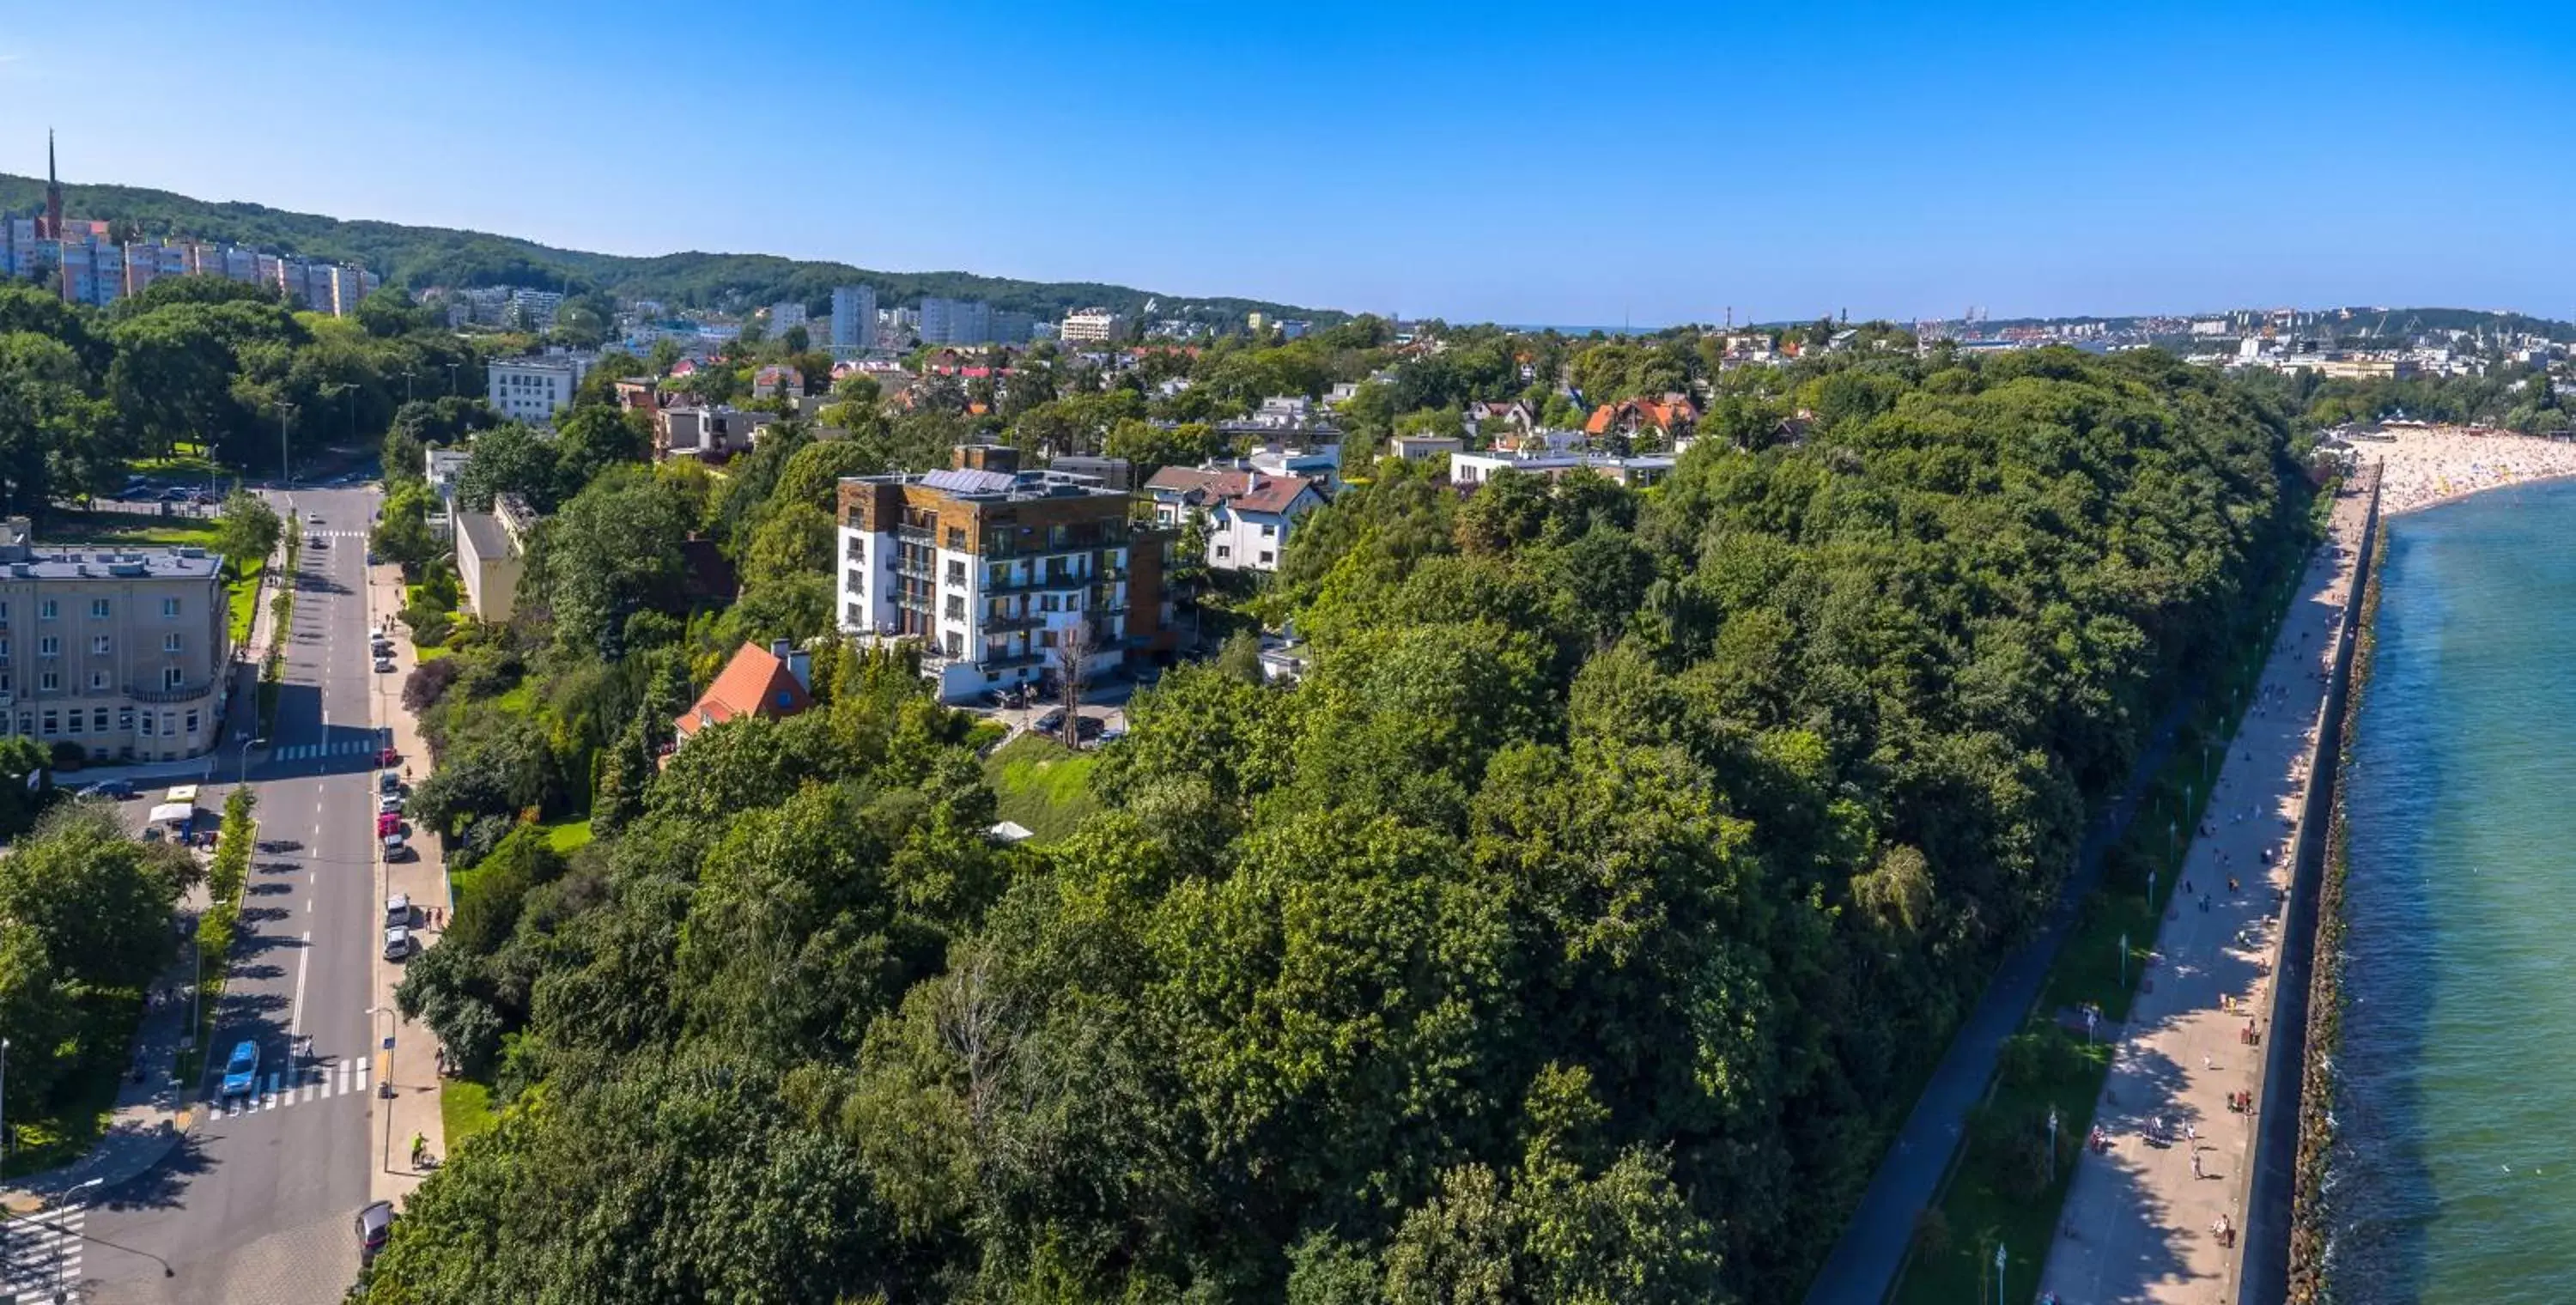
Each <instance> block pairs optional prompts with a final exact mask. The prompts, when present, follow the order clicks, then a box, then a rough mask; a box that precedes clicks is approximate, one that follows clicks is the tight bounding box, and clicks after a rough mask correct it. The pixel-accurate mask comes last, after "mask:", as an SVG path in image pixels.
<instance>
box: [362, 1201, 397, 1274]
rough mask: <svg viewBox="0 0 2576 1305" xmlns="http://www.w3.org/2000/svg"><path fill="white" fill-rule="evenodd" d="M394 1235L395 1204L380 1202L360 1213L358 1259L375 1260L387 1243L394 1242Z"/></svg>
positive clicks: (363, 1260)
mask: <svg viewBox="0 0 2576 1305" xmlns="http://www.w3.org/2000/svg"><path fill="white" fill-rule="evenodd" d="M393 1235H394V1203H393V1202H391V1201H378V1202H376V1203H375V1204H373V1205H370V1206H368V1207H367V1208H365V1209H363V1210H360V1211H358V1259H359V1260H360V1261H361V1262H365V1261H369V1260H373V1259H375V1258H376V1254H377V1252H379V1251H382V1250H383V1249H384V1248H385V1243H386V1242H388V1241H391V1240H393Z"/></svg>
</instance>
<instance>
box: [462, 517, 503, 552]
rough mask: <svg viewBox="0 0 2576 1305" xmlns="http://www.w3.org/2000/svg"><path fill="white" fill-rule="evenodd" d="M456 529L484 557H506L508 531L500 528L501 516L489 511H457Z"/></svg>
mask: <svg viewBox="0 0 2576 1305" xmlns="http://www.w3.org/2000/svg"><path fill="white" fill-rule="evenodd" d="M456 529H457V532H458V533H459V534H462V535H463V536H464V537H465V542H466V543H468V544H470V545H472V546H473V548H474V551H475V552H476V553H477V554H480V555H481V556H484V557H508V556H509V555H510V532H508V531H506V530H503V529H502V528H501V518H499V517H496V516H494V515H492V514H491V513H489V512H459V513H457V514H456Z"/></svg>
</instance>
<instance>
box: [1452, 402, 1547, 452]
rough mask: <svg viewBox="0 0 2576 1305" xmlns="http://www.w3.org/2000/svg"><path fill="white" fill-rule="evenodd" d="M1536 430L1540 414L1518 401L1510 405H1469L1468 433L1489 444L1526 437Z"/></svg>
mask: <svg viewBox="0 0 2576 1305" xmlns="http://www.w3.org/2000/svg"><path fill="white" fill-rule="evenodd" d="M1536 429H1538V414H1537V413H1535V412H1532V411H1530V406H1529V405H1528V404H1526V403H1523V402H1521V401H1520V400H1518V399H1514V400H1512V401H1511V402H1509V403H1484V402H1477V403H1471V404H1468V405H1467V433H1468V434H1469V435H1472V436H1478V437H1481V438H1483V439H1485V440H1487V441H1489V442H1490V441H1494V440H1499V439H1505V438H1517V437H1520V436H1525V435H1528V434H1529V433H1530V432H1531V431H1534V430H1536Z"/></svg>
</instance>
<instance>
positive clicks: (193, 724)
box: [188, 711, 197, 734]
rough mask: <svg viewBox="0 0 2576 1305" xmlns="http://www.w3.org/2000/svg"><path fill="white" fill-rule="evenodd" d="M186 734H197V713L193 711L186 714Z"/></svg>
mask: <svg viewBox="0 0 2576 1305" xmlns="http://www.w3.org/2000/svg"><path fill="white" fill-rule="evenodd" d="M188 732H189V733H191V734H194V733H196V732H197V713H195V712H193V711H192V712H189V713H188Z"/></svg>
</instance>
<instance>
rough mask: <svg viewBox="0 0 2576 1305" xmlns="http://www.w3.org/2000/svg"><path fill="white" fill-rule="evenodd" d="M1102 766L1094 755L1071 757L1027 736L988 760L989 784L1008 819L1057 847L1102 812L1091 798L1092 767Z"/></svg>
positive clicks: (1058, 746) (986, 774) (1057, 746)
mask: <svg viewBox="0 0 2576 1305" xmlns="http://www.w3.org/2000/svg"><path fill="white" fill-rule="evenodd" d="M1097 760H1098V758H1097V757H1095V756H1092V755H1091V754H1089V753H1076V752H1067V751H1065V749H1064V745H1063V744H1061V743H1057V742H1056V741H1054V740H1053V739H1047V738H1041V737H1039V736H1037V735H1035V734H1023V735H1021V736H1020V737H1018V738H1016V739H1013V740H1011V741H1010V742H1009V743H1006V744H1004V745H1002V747H1001V748H999V749H997V750H996V751H995V752H994V753H993V755H992V756H990V757H987V758H985V759H984V780H985V782H986V783H988V784H991V785H992V786H993V793H994V795H995V796H996V798H998V799H999V800H998V801H997V803H996V804H995V805H996V806H997V807H998V808H999V810H998V814H999V815H1000V817H1001V818H1002V819H1004V820H1010V821H1016V822H1018V823H1019V824H1021V825H1024V826H1026V827H1027V828H1028V829H1029V832H1031V833H1033V834H1035V835H1037V841H1039V842H1042V843H1051V842H1054V841H1055V840H1057V839H1059V838H1062V837H1064V836H1065V835H1067V834H1070V833H1072V832H1073V831H1074V827H1075V826H1077V825H1080V824H1081V823H1082V821H1083V818H1084V817H1086V816H1088V815H1090V814H1091V813H1092V812H1094V811H1097V810H1099V809H1100V801H1099V799H1097V798H1095V797H1093V796H1092V795H1091V767H1092V765H1093V764H1094V763H1095V762H1096V761H1097Z"/></svg>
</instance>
